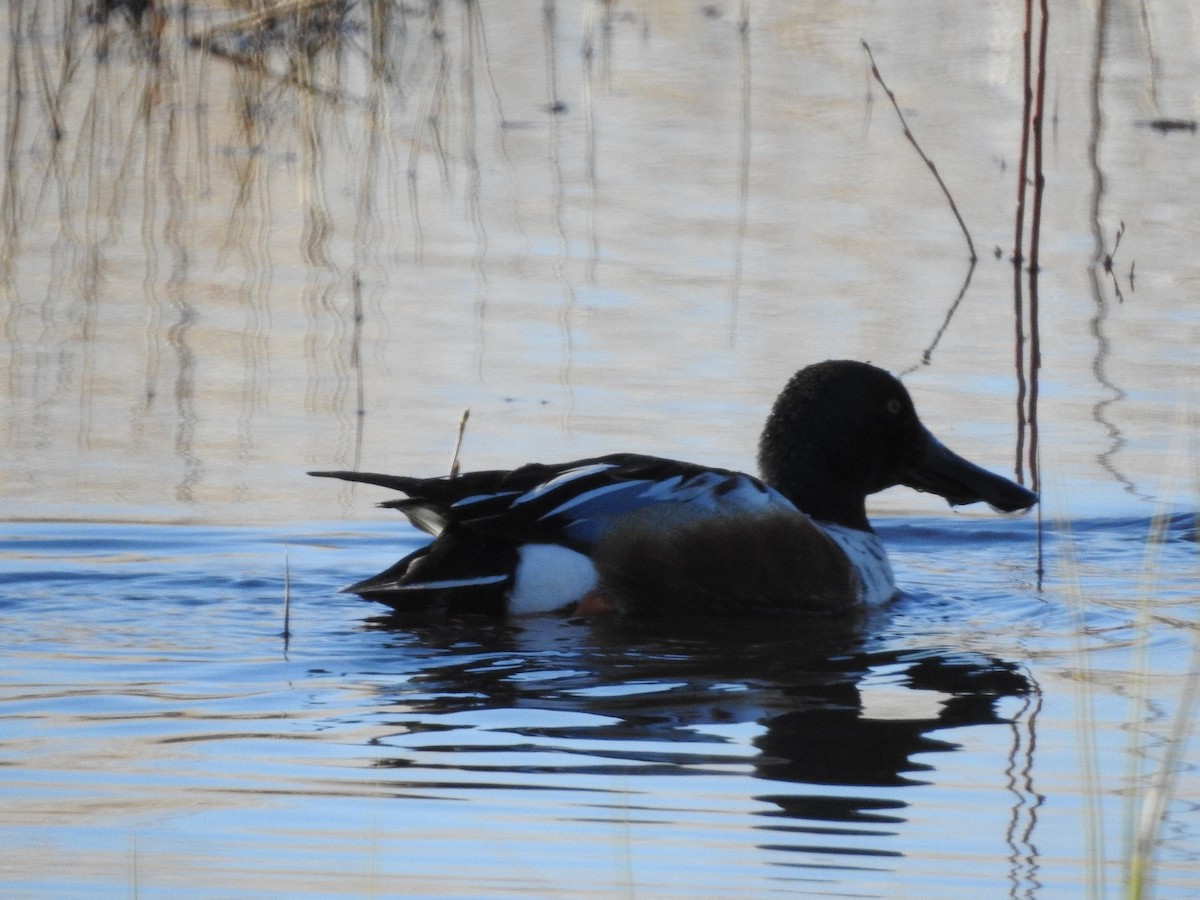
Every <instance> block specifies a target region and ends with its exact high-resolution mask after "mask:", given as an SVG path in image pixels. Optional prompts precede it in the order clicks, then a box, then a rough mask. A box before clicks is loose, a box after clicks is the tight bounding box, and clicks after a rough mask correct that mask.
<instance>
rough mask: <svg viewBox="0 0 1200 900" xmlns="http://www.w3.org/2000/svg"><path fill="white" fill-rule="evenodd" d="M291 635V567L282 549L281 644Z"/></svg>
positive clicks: (285, 646)
mask: <svg viewBox="0 0 1200 900" xmlns="http://www.w3.org/2000/svg"><path fill="white" fill-rule="evenodd" d="M291 636H292V569H291V563H290V562H289V560H288V555H287V551H286V550H285V551H283V646H284V648H285V649H286V648H287V642H288V639H289V638H291Z"/></svg>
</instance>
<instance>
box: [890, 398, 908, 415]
mask: <svg viewBox="0 0 1200 900" xmlns="http://www.w3.org/2000/svg"><path fill="white" fill-rule="evenodd" d="M903 406H904V404H902V403H901V402H900V399H899V398H898V397H893V398H892V399H891V400H889V401H888V402H887V411H888V412H889V413H891V414H892V415H893V416H898V415H900V410H901V409H902V408H903Z"/></svg>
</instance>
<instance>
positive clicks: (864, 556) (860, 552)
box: [817, 522, 896, 606]
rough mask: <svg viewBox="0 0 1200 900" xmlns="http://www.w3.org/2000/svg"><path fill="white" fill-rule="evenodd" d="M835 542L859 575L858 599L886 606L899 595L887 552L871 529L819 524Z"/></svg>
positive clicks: (864, 602) (862, 601) (861, 601)
mask: <svg viewBox="0 0 1200 900" xmlns="http://www.w3.org/2000/svg"><path fill="white" fill-rule="evenodd" d="M817 524H818V525H819V526H820V527H821V530H822V531H824V532H825V533H826V534H827V535H829V537H831V538H832V539H833V542H834V543H835V544H837V545H838V546H839V547H841V548H842V552H843V553H845V554H846V558H847V559H849V560H850V565H851V566H853V567H854V573H855V574H856V575H857V576H858V581H859V597H858V602H859V603H861V604H863V605H864V606H883V605H884V604H885V603H887V602H888V601H889V600H891V599H892V598H893V597H895V596H896V577H895V576H894V575H893V574H892V564H891V563H890V562H888V558H887V551H885V550H884V549H883V542H882V541H881V540H879V535H877V534H875V533H874V532H872V531H859V530H858V529H857V528H847V527H846V526H845V525H829V524H827V523H825V522H818V523H817Z"/></svg>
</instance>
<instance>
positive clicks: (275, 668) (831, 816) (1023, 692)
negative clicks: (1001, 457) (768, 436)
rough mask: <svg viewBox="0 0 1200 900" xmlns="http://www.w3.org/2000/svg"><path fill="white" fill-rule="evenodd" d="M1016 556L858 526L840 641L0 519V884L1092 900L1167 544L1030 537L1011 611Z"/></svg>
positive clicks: (1154, 646) (1161, 635) (379, 531)
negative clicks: (880, 584) (443, 590)
mask: <svg viewBox="0 0 1200 900" xmlns="http://www.w3.org/2000/svg"><path fill="white" fill-rule="evenodd" d="M1036 527H1037V523H1036V522H1035V521H1034V520H1033V519H1031V518H1018V519H984V518H979V519H975V518H968V517H965V516H955V517H939V518H928V519H894V520H885V521H884V522H882V523H881V525H880V529H879V530H880V532H881V534H882V536H883V538H884V540H885V541H886V543H887V544H888V546H889V548H890V550H891V552H892V555H893V561H894V563H895V567H896V570H897V576H898V579H899V580H900V581H901V583H902V584H903V585H904V587H905V589H906V592H905V595H904V596H903V597H902V598H901V599H900V600H899V601H898V602H897V603H896V604H895V605H894V606H893V607H892V608H890V609H888V610H886V611H885V612H883V613H881V614H879V615H878V616H876V617H874V618H872V619H871V620H869V621H866V622H862V623H857V624H856V625H852V626H851V625H845V624H843V625H831V624H828V623H826V624H823V625H820V624H814V623H812V622H808V621H805V622H795V623H790V624H788V623H782V624H781V623H780V622H778V621H770V622H762V623H756V622H742V623H730V622H724V621H723V622H720V623H716V624H714V623H707V622H671V623H654V624H644V623H643V624H631V623H625V622H621V621H604V620H600V621H588V622H581V621H564V620H559V619H557V618H536V619H530V620H526V621H503V620H492V619H470V618H468V619H462V620H452V621H445V620H438V619H437V618H430V617H415V618H409V619H407V620H402V619H397V618H395V617H391V618H388V617H384V616H383V615H382V613H383V612H384V610H383V608H382V607H379V606H376V605H374V604H370V603H367V602H364V601H361V600H358V599H357V598H354V597H351V596H348V595H344V594H339V593H338V592H337V588H338V587H339V586H340V585H342V584H345V583H346V582H348V581H350V580H352V579H354V578H357V577H360V576H361V575H363V574H365V573H367V572H371V571H376V570H377V569H378V568H380V567H381V566H382V565H383V564H386V563H388V562H390V561H391V560H392V559H394V558H395V556H396V555H398V554H399V553H400V552H403V550H404V549H405V547H410V546H411V545H412V543H413V542H415V541H416V540H417V539H418V538H417V535H416V533H415V532H411V531H409V530H408V529H407V528H406V527H404V526H401V525H398V524H393V523H380V524H378V525H356V526H354V529H353V531H350V530H347V529H346V527H345V526H344V525H337V526H326V525H322V524H319V523H314V524H309V525H305V526H296V527H292V528H286V529H285V528H269V529H268V528H252V527H230V528H221V527H188V526H162V525H156V526H140V525H125V524H95V523H86V524H73V523H63V524H41V523H34V524H11V523H10V524H7V525H5V526H4V527H3V531H2V532H0V560H2V563H0V572H2V574H0V629H2V633H3V634H4V635H5V636H6V637H5V645H6V646H5V653H4V654H3V658H2V661H0V773H2V775H0V841H2V842H3V846H4V847H5V852H4V864H3V866H0V893H2V894H4V895H7V896H37V897H70V896H83V895H87V896H134V895H136V896H140V897H153V896H172V897H175V896H246V895H250V894H253V895H256V896H298V895H303V896H366V895H380V894H382V895H397V896H399V895H403V896H460V897H508V896H523V897H528V896H570V897H589V896H596V897H609V896H622V897H625V896H638V897H659V896H661V897H688V896H694V897H712V896H720V895H723V894H736V895H737V896H745V897H768V896H777V895H779V894H781V893H782V894H785V895H789V896H791V895H798V896H849V895H852V896H860V897H889V898H890V897H900V896H921V897H947V898H951V897H955V898H959V897H962V896H964V892H965V891H967V890H970V891H971V892H973V893H974V894H975V895H977V896H987V897H997V896H1014V897H1033V896H1036V897H1079V896H1087V895H1091V896H1120V895H1121V884H1122V881H1123V879H1124V877H1125V871H1126V859H1127V857H1128V853H1129V851H1128V835H1129V833H1130V828H1131V827H1132V824H1131V823H1132V822H1134V821H1136V817H1137V815H1139V814H1140V811H1141V804H1142V803H1143V801H1144V799H1145V798H1146V796H1147V795H1148V793H1149V791H1148V787H1149V785H1150V784H1151V782H1152V780H1153V773H1154V772H1155V771H1156V769H1157V768H1158V767H1159V765H1160V764H1161V763H1162V761H1163V760H1165V759H1168V758H1169V757H1170V752H1169V751H1170V746H1171V740H1172V734H1173V729H1174V727H1175V722H1176V718H1175V717H1176V715H1177V714H1178V713H1179V711H1180V708H1181V706H1180V703H1181V696H1182V692H1183V690H1184V688H1185V686H1186V685H1187V684H1188V683H1189V682H1188V675H1187V673H1188V672H1189V671H1190V670H1193V669H1194V660H1193V653H1194V645H1195V642H1196V640H1197V638H1196V635H1197V630H1196V615H1197V605H1196V597H1195V592H1194V581H1195V562H1196V542H1195V530H1194V523H1193V521H1192V519H1191V518H1190V517H1178V518H1175V519H1170V520H1167V521H1165V522H1163V523H1159V524H1158V525H1155V524H1154V523H1151V522H1150V521H1148V520H1143V519H1135V518H1129V519H1120V520H1116V519H1113V520H1092V521H1077V522H1071V523H1069V528H1068V524H1067V523H1058V524H1056V525H1053V526H1050V525H1046V526H1044V532H1045V533H1044V535H1043V539H1042V541H1041V544H1042V551H1041V559H1040V562H1041V566H1040V568H1041V569H1043V570H1044V575H1042V576H1041V580H1040V584H1039V574H1038V573H1039V553H1038V541H1037V534H1036ZM1150 535H1153V541H1152V542H1151V541H1148V536H1150ZM285 597H286V598H288V601H289V603H288V606H289V613H288V615H289V631H290V636H289V637H288V638H285V637H284V635H283V629H284V605H285V604H284V601H285ZM1142 598H1146V599H1147V600H1148V601H1149V602H1148V603H1147V604H1145V605H1143V604H1142V602H1141V599H1142ZM1192 680H1193V682H1194V677H1193V679H1192ZM1193 712H1194V710H1193ZM1192 759H1194V754H1192V755H1190V756H1189V755H1188V754H1186V753H1185V754H1184V755H1183V756H1182V761H1183V762H1182V763H1181V762H1179V760H1176V761H1175V762H1174V763H1173V764H1172V765H1173V769H1174V771H1175V772H1176V777H1175V780H1174V781H1173V782H1172V784H1171V788H1170V794H1171V799H1170V800H1169V801H1168V802H1167V803H1166V807H1165V819H1164V821H1163V822H1162V826H1161V828H1160V829H1159V831H1158V834H1159V841H1158V844H1157V850H1156V857H1155V865H1154V867H1153V869H1152V871H1153V875H1154V879H1155V887H1156V896H1159V897H1188V896H1193V895H1194V887H1195V884H1196V875H1197V871H1200V870H1198V868H1197V850H1198V848H1200V843H1198V841H1197V838H1198V837H1200V803H1198V801H1200V779H1197V776H1196V772H1195V767H1194V765H1192V763H1191V762H1190V760H1192Z"/></svg>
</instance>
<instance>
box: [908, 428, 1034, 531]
mask: <svg viewBox="0 0 1200 900" xmlns="http://www.w3.org/2000/svg"><path fill="white" fill-rule="evenodd" d="M926 437H927V439H928V440H927V441H926V444H925V449H924V451H923V452H922V453H921V456H920V458H919V459H918V460H917V461H916V463H915V464H914V465H913V466H912V468H910V469H909V471H908V472H906V473H905V477H904V480H903V481H902V482H901V483H902V484H905V485H907V486H908V487H911V488H915V489H916V490H918V491H928V492H929V493H932V494H938V495H939V496H942V497H945V498H946V500H947V501H949V503H950V505H951V506H962V505H963V504H965V503H980V502H983V503H987V504H988V505H989V506H991V507H993V508H994V509H998V510H1000V511H1001V512H1017V511H1018V510H1022V509H1028V508H1029V507H1031V506H1033V505H1034V504H1035V503H1037V502H1038V496H1037V494H1035V493H1034V492H1033V491H1031V490H1028V489H1027V488H1024V487H1022V486H1021V485H1019V484H1017V483H1016V482H1014V481H1009V480H1008V479H1007V478H1004V477H1002V476H1000V475H995V474H993V473H992V472H989V471H988V470H987V469H981V468H980V467H979V466H977V465H975V464H974V463H973V462H968V461H967V460H965V459H963V458H962V457H961V456H959V455H958V454H957V453H955V452H954V451H953V450H951V449H949V448H948V447H946V446H945V445H944V444H943V443H942V442H941V441H939V440H938V439H937V438H935V437H934V436H933V435H932V434H929V433H928V432H926Z"/></svg>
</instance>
